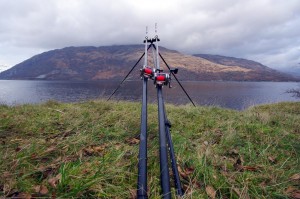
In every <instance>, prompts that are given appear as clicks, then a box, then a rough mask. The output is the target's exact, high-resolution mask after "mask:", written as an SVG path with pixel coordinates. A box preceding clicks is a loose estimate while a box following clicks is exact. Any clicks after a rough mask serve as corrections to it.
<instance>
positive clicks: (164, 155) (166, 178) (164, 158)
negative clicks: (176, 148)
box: [157, 85, 171, 199]
mask: <svg viewBox="0 0 300 199" xmlns="http://www.w3.org/2000/svg"><path fill="white" fill-rule="evenodd" d="M157 102H158V118H159V160H160V183H161V188H162V197H163V198H165V199H167V198H171V189H170V175H169V166H168V149H167V140H166V131H165V130H166V129H165V113H164V102H163V97H162V86H161V85H157Z"/></svg>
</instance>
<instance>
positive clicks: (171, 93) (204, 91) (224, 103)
mask: <svg viewBox="0 0 300 199" xmlns="http://www.w3.org/2000/svg"><path fill="white" fill-rule="evenodd" d="M118 84H119V82H118V81H98V82H73V81H32V80H31V81H17V80H0V104H7V105H17V104H25V103H42V102H45V101H48V100H57V101H62V102H76V101H84V100H89V99H100V98H108V96H109V95H110V94H111V93H112V92H113V90H114V89H115V88H116V87H117V85H118ZM182 84H183V86H184V87H185V89H186V90H187V92H188V93H189V95H190V96H191V98H192V99H193V101H194V102H195V103H196V104H199V105H214V106H221V107H226V108H232V109H238V110H241V109H245V108H247V107H249V106H252V105H256V104H267V103H275V102H280V101H299V99H296V98H293V97H291V95H290V94H287V93H285V91H286V90H287V89H291V88H298V87H299V83H294V82H182ZM148 85H149V87H148V88H149V91H148V92H149V94H148V100H149V102H151V103H155V102H156V90H155V87H154V86H153V84H152V82H149V84H148ZM163 92H164V99H165V101H166V102H168V103H174V104H186V103H189V100H188V98H187V97H186V96H185V94H184V93H183V91H182V90H181V88H180V87H179V85H177V84H173V88H172V89H169V88H167V87H164V89H163ZM141 97H142V81H127V82H125V83H124V84H123V85H122V87H121V88H120V89H119V90H118V92H117V93H116V94H115V95H114V97H113V99H115V100H130V101H139V100H141Z"/></svg>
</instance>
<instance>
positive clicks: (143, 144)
mask: <svg viewBox="0 0 300 199" xmlns="http://www.w3.org/2000/svg"><path fill="white" fill-rule="evenodd" d="M147 82H148V78H146V77H143V98H142V111H141V134H140V148H139V162H138V184H137V198H138V199H145V198H148V196H147Z"/></svg>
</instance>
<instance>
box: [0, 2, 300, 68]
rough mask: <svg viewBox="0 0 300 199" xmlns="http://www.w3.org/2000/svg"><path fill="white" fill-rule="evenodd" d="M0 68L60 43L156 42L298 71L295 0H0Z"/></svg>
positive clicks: (299, 32)
mask: <svg viewBox="0 0 300 199" xmlns="http://www.w3.org/2000/svg"><path fill="white" fill-rule="evenodd" d="M0 9H1V11H0V66H1V65H2V66H3V65H4V66H8V67H10V66H13V65H15V64H17V63H20V62H22V61H24V60H25V59H28V58H30V57H32V56H33V55H35V54H38V53H41V52H44V51H48V50H52V49H57V48H63V47H67V46H88V45H89V46H90V45H92V46H103V45H114V44H141V43H142V40H143V38H144V36H145V27H146V25H148V26H149V36H154V35H155V33H154V24H155V22H157V23H158V35H159V37H160V39H161V42H160V45H162V46H164V47H167V48H170V49H174V50H178V51H180V52H183V53H187V54H196V53H209V54H219V55H225V56H234V57H241V58H246V59H252V60H255V61H259V62H261V63H263V64H265V65H267V66H270V67H272V68H275V69H281V68H286V67H300V1H299V0H251V1H245V0H226V1H225V0H151V1H149V0H148V1H144V0H0Z"/></svg>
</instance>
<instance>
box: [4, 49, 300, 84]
mask: <svg viewBox="0 0 300 199" xmlns="http://www.w3.org/2000/svg"><path fill="white" fill-rule="evenodd" d="M143 52H144V46H143V45H122V46H101V47H93V46H86V47H66V48H63V49H57V50H51V51H48V52H44V53H41V54H39V55H36V56H34V57H32V58H30V59H28V60H26V61H24V62H22V63H20V64H17V65H15V66H14V67H12V68H11V69H9V70H6V71H4V72H2V73H0V79H46V80H100V79H115V80H120V79H122V78H123V77H124V76H125V75H126V74H127V73H128V71H129V70H130V69H131V67H132V66H133V65H134V64H135V63H136V61H137V60H138V59H139V57H140V56H141V55H142V54H143ZM160 52H161V54H162V56H163V57H164V59H165V60H166V62H167V63H168V65H169V66H170V67H171V68H175V67H176V68H179V73H178V78H180V80H203V81H204V80H205V81H207V80H208V81H210V80H216V81H227V80H233V81H297V80H299V79H296V78H295V77H292V76H291V75H287V74H284V73H281V72H278V71H276V70H273V69H270V68H268V67H267V66H264V65H261V64H259V63H257V62H254V61H249V60H244V59H237V58H231V57H224V56H216V55H203V54H197V55H185V54H182V53H179V52H177V51H174V50H169V49H166V48H163V47H160ZM152 55H153V54H152V51H151V50H150V52H149V53H148V60H149V62H148V65H150V66H153V56H152ZM160 63H161V67H162V68H165V69H166V66H164V64H163V62H162V61H161V62H160ZM142 65H143V60H142V61H140V63H139V65H138V66H137V67H136V70H135V71H134V72H133V73H132V74H133V76H135V78H138V76H139V69H140V68H141V67H142Z"/></svg>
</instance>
